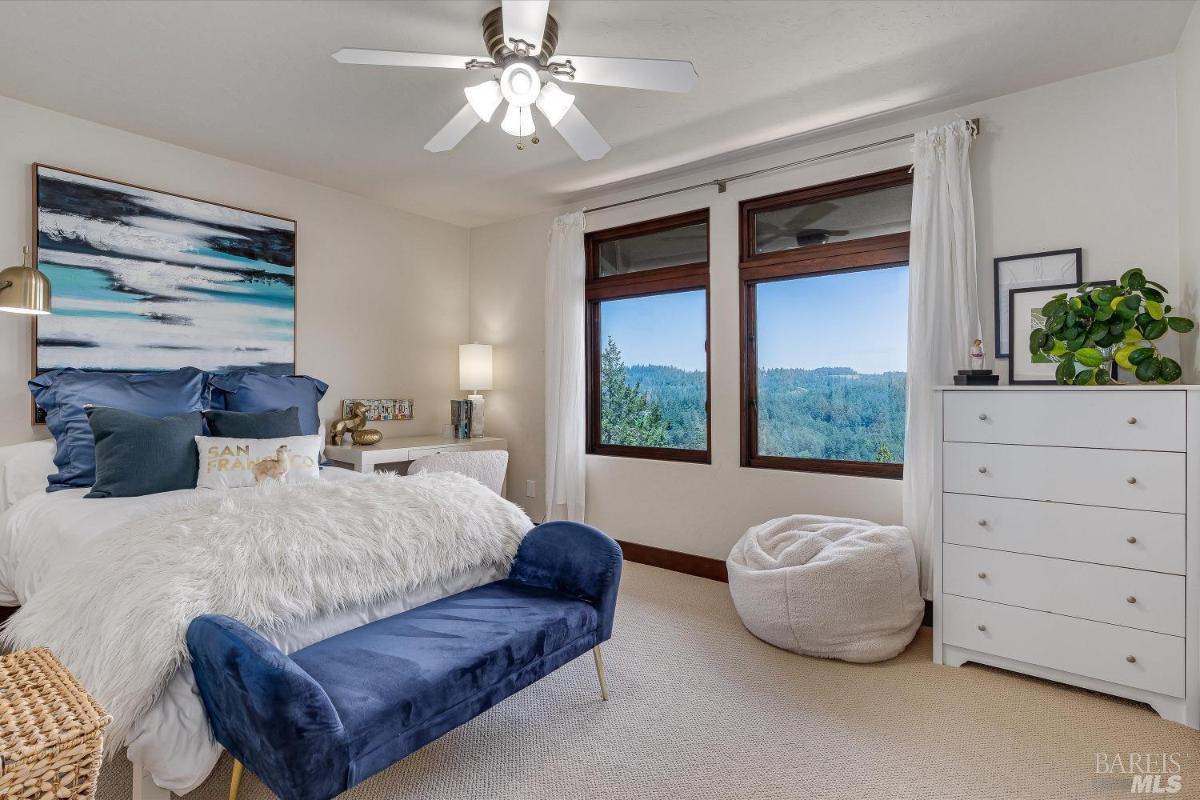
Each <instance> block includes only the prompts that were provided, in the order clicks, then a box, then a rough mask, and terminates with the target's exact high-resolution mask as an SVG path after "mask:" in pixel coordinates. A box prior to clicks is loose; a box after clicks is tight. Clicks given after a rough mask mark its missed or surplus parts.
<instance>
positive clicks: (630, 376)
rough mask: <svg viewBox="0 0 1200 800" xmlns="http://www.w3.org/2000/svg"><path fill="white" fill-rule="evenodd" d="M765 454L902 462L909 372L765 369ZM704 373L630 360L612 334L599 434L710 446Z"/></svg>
mask: <svg viewBox="0 0 1200 800" xmlns="http://www.w3.org/2000/svg"><path fill="white" fill-rule="evenodd" d="M758 387H759V391H758V397H759V412H758V414H759V434H758V437H759V452H760V453H761V454H762V455H778V456H793V457H798V458H829V459H843V460H851V461H877V462H886V463H902V462H903V461H904V388H905V373H903V372H884V373H880V374H873V375H871V374H862V373H859V372H855V371H854V370H852V369H849V368H847V367H824V368H821V369H761V370H759V374H758ZM704 400H705V392H704V372H703V371H702V370H683V369H679V368H677V367H670V366H658V365H648V364H635V365H632V366H627V365H626V364H625V363H624V361H623V360H622V356H621V351H620V349H619V348H618V347H617V345H616V343H615V342H614V341H613V340H612V339H611V338H609V340H608V342H607V345H606V347H605V350H604V352H603V354H602V355H601V439H602V441H603V442H604V443H605V444H622V445H642V446H650V447H677V448H686V449H698V450H702V449H704V446H705V436H706V429H705V428H706V426H705V415H704Z"/></svg>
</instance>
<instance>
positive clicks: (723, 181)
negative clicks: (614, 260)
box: [583, 117, 979, 214]
mask: <svg viewBox="0 0 1200 800" xmlns="http://www.w3.org/2000/svg"><path fill="white" fill-rule="evenodd" d="M969 122H970V124H971V127H972V129H973V130H972V133H973V134H974V136H978V135H979V118H978V117H976V118H975V119H972V120H970V121H969ZM915 136H916V134H915V133H906V134H904V135H902V136H893V137H892V138H890V139H880V140H879V141H878V142H871V143H869V144H860V145H858V146H856V147H847V148H846V149H844V150H837V151H835V152H832V153H824V154H822V155H819V156H810V157H809V158H802V159H800V160H799V161H789V162H788V163H786V164H776V165H775V166H773V167H763V168H762V169H756V170H752V171H751V172H743V173H741V174H739V175H730V176H729V177H728V178H714V179H713V180H711V181H704V182H703V183H693V184H692V185H691V186H680V187H679V188H677V189H668V190H666V191H665V192H655V193H654V194H647V195H643V196H642V197H634V198H631V199H629V200H621V201H619V202H616V203H608V204H607V205H603V206H596V207H595V208H587V207H584V209H583V213H585V214H591V213H592V212H593V211H605V210H607V209H610V208H620V207H621V206H628V205H632V204H634V203H644V202H645V201H647V200H657V199H658V198H660V197H669V196H671V195H673V194H680V193H682V192H690V191H693V190H695V189H703V188H705V187H706V186H715V187H717V194H721V193H722V192H724V191H725V189H726V188H727V185H728V184H730V183H733V182H734V181H740V180H745V179H746V178H756V177H758V176H759V175H767V174H770V173H772V172H781V171H782V170H785V169H793V168H795V167H802V166H804V165H805V164H814V163H816V162H818V161H826V160H828V159H831V158H838V157H839V156H847V155H850V154H851V153H861V152H863V151H865V150H873V149H875V148H876V147H884V146H885V145H889V144H897V143H898V142H906V141H910V140H912V139H913V138H914V137H915Z"/></svg>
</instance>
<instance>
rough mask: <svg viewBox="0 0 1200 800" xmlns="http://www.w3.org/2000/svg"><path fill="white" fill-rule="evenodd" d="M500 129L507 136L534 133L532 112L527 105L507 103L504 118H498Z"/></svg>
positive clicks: (530, 134)
mask: <svg viewBox="0 0 1200 800" xmlns="http://www.w3.org/2000/svg"><path fill="white" fill-rule="evenodd" d="M500 130H502V131H504V132H505V133H507V134H508V135H509V136H532V135H533V134H534V127H533V112H532V111H530V110H529V106H515V105H513V104H512V103H509V104H508V110H506V111H505V112H504V119H502V120H500Z"/></svg>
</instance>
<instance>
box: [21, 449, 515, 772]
mask: <svg viewBox="0 0 1200 800" xmlns="http://www.w3.org/2000/svg"><path fill="white" fill-rule="evenodd" d="M321 477H322V479H324V480H356V479H358V478H360V477H361V476H360V475H359V474H358V473H355V472H350V471H348V470H341V469H323V470H321ZM86 491H87V490H86V489H68V490H64V491H60V492H53V493H46V492H44V491H43V492H39V493H36V494H33V495H30V496H27V497H25V498H23V499H21V500H20V501H18V502H17V503H15V504H14V505H13V506H12V507H11V508H10V509H8V511H6V512H4V513H3V515H0V605H4V604H7V605H18V604H22V603H24V602H25V601H26V600H27V599H28V598H29V597H30V596H32V595H33V593H34V592H36V591H37V589H38V587H39V586H40V585H41V583H42V582H43V581H44V580H45V578H46V577H47V576H48V575H50V574H51V573H52V572H53V571H54V570H55V568H56V567H57V566H58V565H59V564H62V563H65V561H67V560H69V559H70V558H71V557H72V555H73V554H74V553H77V552H78V550H79V548H80V546H81V545H82V544H83V543H85V542H87V541H89V540H91V539H93V538H95V537H99V536H103V535H105V534H106V533H109V532H111V531H114V530H117V529H119V528H120V527H121V526H122V525H123V524H126V523H128V522H131V521H132V520H134V519H136V518H138V517H140V516H142V515H144V514H146V513H147V512H152V511H155V510H159V509H163V508H166V507H168V506H170V505H171V504H173V503H176V502H178V501H179V499H180V498H181V497H182V496H186V495H187V494H189V493H192V492H196V491H201V490H195V489H188V490H182V491H179V492H166V493H163V494H159V495H151V496H147V497H137V498H104V499H92V500H85V499H83V495H84V494H85V493H86ZM230 491H245V490H240V489H234V490H230ZM498 577H500V575H499V574H498V571H497V569H496V568H494V567H485V568H479V569H476V570H472V571H471V572H468V573H465V574H462V575H460V576H457V577H456V578H452V579H448V580H445V581H438V582H435V583H431V584H429V585H426V586H423V587H421V588H420V589H418V590H416V591H413V592H409V593H406V594H404V595H400V596H397V597H394V598H392V599H391V600H390V601H388V602H386V603H383V604H379V605H375V606H370V607H360V608H355V609H351V610H347V611H343V612H339V613H336V614H330V615H326V616H323V617H319V618H316V619H313V620H308V621H305V622H304V623H302V624H299V625H296V626H294V627H293V628H290V629H286V630H284V631H282V632H280V633H279V634H276V635H274V636H269V637H268V638H270V639H271V640H272V641H273V642H274V643H275V644H276V645H277V646H278V647H280V648H281V649H282V650H284V652H291V651H293V650H297V649H299V648H301V647H304V646H306V645H309V644H311V643H313V642H316V641H319V640H321V639H325V638H328V637H330V636H333V635H335V634H337V633H341V632H342V631H345V630H349V629H351V628H354V627H358V626H360V625H363V624H365V623H367V622H370V621H372V620H375V619H379V618H381V617H385V616H390V615H392V614H396V613H399V612H400V611H403V610H405V609H408V608H412V607H414V606H418V605H421V604H423V603H426V602H429V601H430V600H434V599H436V598H438V597H442V596H445V595H448V594H453V593H455V592H458V591H462V590H463V589H467V588H470V587H472V586H477V585H479V584H482V583H487V582H488V581H491V580H495V579H496V578H498ZM128 749H129V758H130V760H132V761H135V762H138V763H140V764H142V765H143V766H144V767H145V768H146V769H147V770H148V771H149V772H150V774H151V776H152V777H153V778H154V781H155V783H157V784H158V785H159V786H161V787H163V788H164V789H170V790H172V791H174V792H175V793H177V794H184V793H186V792H189V791H191V790H192V789H194V788H196V787H197V786H198V785H199V784H200V783H201V782H203V780H204V779H205V778H206V777H207V776H208V774H209V772H210V771H211V770H212V768H213V765H214V764H215V763H216V761H217V758H218V756H219V755H220V747H219V745H217V744H216V743H215V742H214V741H213V739H212V736H211V732H210V730H209V727H208V723H207V720H206V719H205V715H204V709H203V706H202V705H201V703H200V698H199V696H198V695H197V694H196V693H195V685H194V681H193V678H192V673H191V670H190V669H188V668H184V669H181V670H180V671H179V672H178V673H176V675H175V677H174V678H173V679H172V680H171V681H170V683H169V684H168V686H167V690H166V691H165V693H164V694H163V695H162V696H161V697H160V699H159V700H158V702H157V703H156V704H155V705H154V706H153V707H152V708H151V710H150V712H149V713H148V714H146V715H145V717H144V718H143V719H141V720H140V721H138V722H137V723H135V725H134V727H133V731H132V733H131V735H130V737H129V742H128Z"/></svg>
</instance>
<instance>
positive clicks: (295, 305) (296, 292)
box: [29, 161, 300, 425]
mask: <svg viewBox="0 0 1200 800" xmlns="http://www.w3.org/2000/svg"><path fill="white" fill-rule="evenodd" d="M44 171H49V172H54V173H62V174H65V175H68V176H73V177H76V178H80V179H84V180H87V181H97V182H100V183H103V184H111V185H113V186H115V187H120V188H125V189H129V190H131V192H135V193H136V192H141V193H149V194H152V195H158V196H162V197H165V198H171V199H174V200H179V201H186V202H190V203H197V204H202V205H204V206H212V207H214V208H216V209H220V210H222V211H226V212H234V213H236V214H246V215H252V216H254V217H261V218H264V219H267V220H272V221H278V222H280V223H284V224H285V225H286V226H287V232H288V234H289V236H290V242H289V244H290V250H291V263H290V265H289V266H288V267H287V268H288V269H290V277H291V297H290V300H291V303H290V312H291V327H292V330H291V343H290V344H291V346H290V348H289V351H290V354H289V356H288V357H289V358H290V361H288V362H283V363H286V364H290V371H291V372H295V371H296V369H297V364H296V362H297V357H298V341H299V339H298V335H297V333H298V330H299V326H300V285H299V271H300V270H299V266H300V225H299V223H298V222H297V221H296V220H295V219H292V218H290V217H285V216H282V215H280V214H274V213H268V212H262V211H254V210H252V209H248V208H243V207H241V206H235V205H232V204H229V203H225V202H221V201H218V200H210V199H206V198H202V197H195V196H192V195H187V194H182V193H180V192H173V191H170V190H167V189H160V188H156V187H150V186H142V185H140V184H136V183H131V182H128V181H122V180H117V179H114V178H107V177H104V176H100V175H93V174H90V173H87V172H83V171H80V170H76V169H70V168H67V167H59V166H55V165H53V164H47V163H44V162H37V161H35V162H33V163H31V164H30V191H31V199H32V202H31V209H32V213H31V214H30V217H31V219H30V239H31V241H32V252H33V259H34V261H33V263H34V265H35V266H39V268H40V264H41V235H40V234H41V224H40V223H41V217H42V213H41V209H40V208H39V200H40V195H39V178H40V177H41V175H42V173H43V172H44ZM54 288H55V287H54V284H53V281H51V291H52V292H54ZM52 303H53V300H52ZM52 309H53V306H52ZM52 313H53V310H52ZM30 331H31V335H30V368H29V374H30V377H31V378H32V377H36V376H37V375H38V374H39V372H40V371H43V368H42V365H41V364H39V353H38V350H39V344H38V316H36V315H35V316H33V317H31V319H30ZM184 366H192V364H190V363H189V362H188V360H187V359H186V358H181V359H180V360H179V362H178V363H177V364H174V365H172V366H166V367H162V368H161V369H164V370H168V369H177V368H179V367H184ZM54 368H57V367H50V368H49V369H54ZM118 371H123V370H118ZM146 371H154V370H151V369H147V370H146ZM30 408H31V421H32V423H33V424H34V425H38V424H44V419H43V418H41V415H40V414H39V410H38V408H37V406H36V404H34V403H33V402H32V400H31V402H30Z"/></svg>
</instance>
